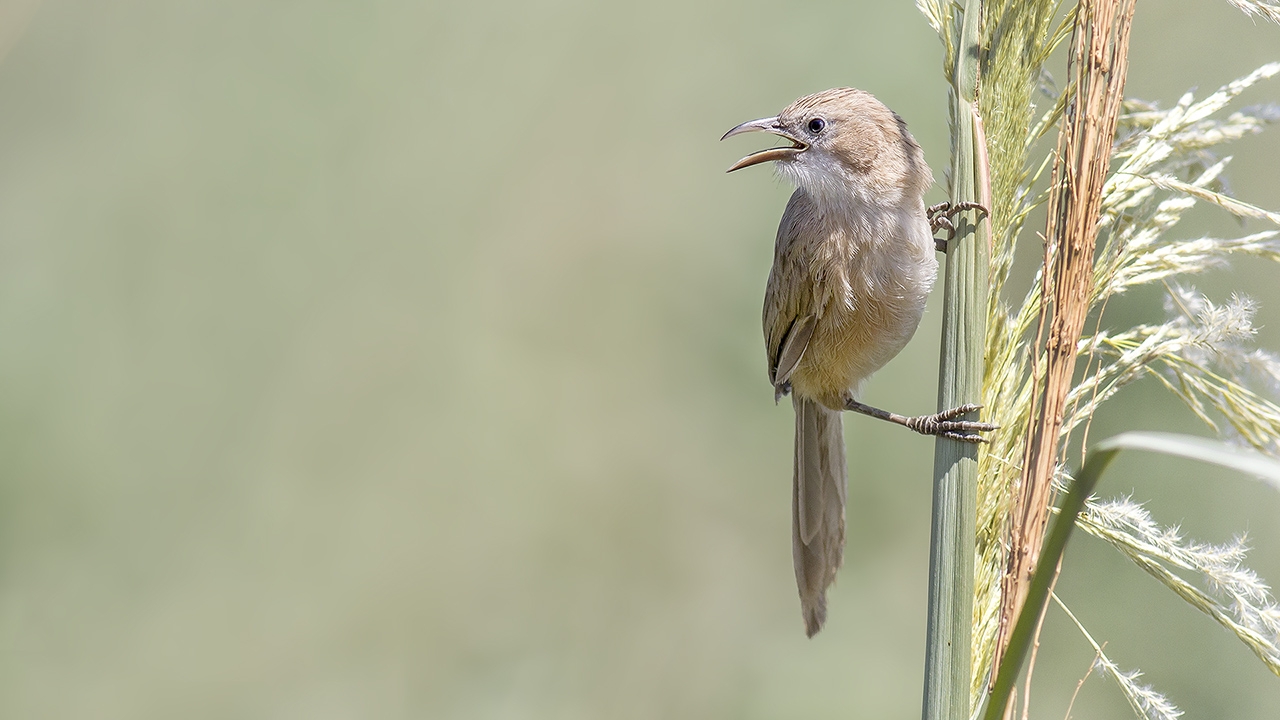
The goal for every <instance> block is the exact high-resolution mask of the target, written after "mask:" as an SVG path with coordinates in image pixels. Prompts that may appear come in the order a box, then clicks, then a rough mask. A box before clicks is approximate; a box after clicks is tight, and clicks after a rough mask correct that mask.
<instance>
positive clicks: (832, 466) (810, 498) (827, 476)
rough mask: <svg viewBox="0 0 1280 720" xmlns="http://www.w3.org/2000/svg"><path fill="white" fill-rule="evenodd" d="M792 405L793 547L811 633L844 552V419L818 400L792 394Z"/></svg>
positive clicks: (819, 620) (823, 611) (824, 611)
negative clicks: (793, 437)
mask: <svg viewBox="0 0 1280 720" xmlns="http://www.w3.org/2000/svg"><path fill="white" fill-rule="evenodd" d="M792 403H793V405H794V406H795V411H796V456H795V478H794V481H793V484H792V500H791V513H792V517H791V549H792V554H793V556H794V560H795V567H796V585H797V586H798V587H799V589H800V609H801V611H802V613H803V615H804V625H805V632H806V634H808V636H809V637H813V635H814V634H815V633H817V632H818V631H819V630H821V629H822V623H823V622H825V621H826V619H827V597H826V595H827V586H829V585H830V584H831V583H832V582H833V581H834V580H835V578H836V571H837V570H839V569H840V563H841V561H842V560H843V558H844V504H845V493H846V486H847V484H848V479H847V475H846V469H845V458H844V423H843V422H842V420H841V415H840V413H838V412H835V411H833V410H829V409H827V408H826V407H825V406H824V405H822V404H821V403H818V402H815V401H813V400H809V399H806V398H801V397H796V396H794V395H793V396H792Z"/></svg>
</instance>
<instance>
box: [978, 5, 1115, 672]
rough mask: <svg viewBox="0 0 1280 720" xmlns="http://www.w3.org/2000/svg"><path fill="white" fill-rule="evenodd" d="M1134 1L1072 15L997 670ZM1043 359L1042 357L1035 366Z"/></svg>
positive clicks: (1090, 234) (1030, 527)
mask: <svg viewBox="0 0 1280 720" xmlns="http://www.w3.org/2000/svg"><path fill="white" fill-rule="evenodd" d="M1134 2H1135V0H1081V2H1080V5H1079V9H1078V11H1077V15H1076V25H1075V42H1074V48H1073V50H1072V54H1071V63H1072V65H1073V66H1074V74H1073V85H1074V97H1073V98H1072V99H1071V101H1070V106H1069V107H1068V109H1067V115H1066V118H1065V120H1064V121H1063V124H1062V130H1061V132H1060V133H1059V135H1058V155H1057V160H1056V162H1055V165H1054V171H1053V192H1052V194H1051V196H1050V205H1049V220H1048V233H1047V235H1048V248H1047V252H1046V262H1047V263H1049V265H1050V267H1048V268H1046V269H1045V272H1044V275H1043V277H1044V286H1043V289H1042V293H1041V305H1040V321H1039V329H1038V330H1037V342H1039V337H1040V336H1041V334H1042V333H1043V332H1044V330H1045V329H1046V328H1047V330H1048V335H1047V338H1046V340H1045V341H1044V350H1043V353H1044V364H1043V367H1035V368H1034V370H1033V376H1034V377H1035V378H1036V380H1037V382H1038V383H1039V381H1043V386H1042V388H1041V389H1040V390H1039V391H1037V393H1035V394H1033V397H1035V398H1036V399H1037V400H1038V402H1037V404H1036V406H1035V407H1034V408H1033V410H1032V418H1033V422H1032V423H1031V424H1030V425H1029V426H1028V428H1027V445H1026V451H1025V455H1024V457H1023V469H1022V478H1021V482H1020V485H1019V488H1018V491H1017V494H1016V496H1015V499H1014V507H1013V512H1012V513H1011V515H1010V525H1009V555H1008V564H1007V566H1006V569H1005V574H1004V577H1003V580H1002V586H1003V587H1002V600H1001V612H1000V633H999V638H998V640H997V645H996V656H995V658H994V661H993V667H999V666H1000V664H1001V659H1002V656H1003V652H1004V647H1005V646H1006V645H1007V644H1008V642H1009V637H1010V635H1011V633H1012V632H1013V627H1012V626H1013V620H1014V618H1016V617H1018V613H1019V610H1020V609H1021V608H1022V605H1023V602H1024V601H1025V599H1026V597H1027V591H1028V588H1029V587H1030V582H1031V576H1032V573H1033V571H1034V570H1035V568H1036V564H1037V561H1038V559H1039V554H1040V546H1041V540H1042V539H1043V538H1044V532H1045V526H1046V523H1047V520H1048V507H1049V501H1050V498H1051V495H1052V476H1053V471H1054V467H1055V466H1056V464H1057V459H1058V451H1059V447H1060V445H1059V436H1060V431H1061V429H1062V420H1063V413H1064V411H1065V409H1066V399H1067V393H1068V392H1069V391H1070V390H1071V384H1072V374H1073V372H1074V371H1075V360H1076V345H1077V343H1078V342H1079V340H1080V333H1081V330H1082V328H1083V327H1084V321H1085V316H1086V315H1087V314H1088V312H1089V301H1090V296H1091V292H1092V289H1093V256H1094V249H1095V246H1096V241H1097V233H1098V230H1097V223H1098V208H1099V203H1100V200H1101V196H1102V186H1103V183H1104V182H1105V181H1106V175H1107V170H1108V166H1109V164H1110V161H1111V151H1112V144H1113V140H1114V138H1115V131H1116V119H1117V117H1118V116H1119V112H1120V106H1121V102H1122V100H1123V98H1124V81H1125V74H1126V71H1127V69H1128V51H1129V29H1130V26H1131V23H1132V19H1133V9H1134ZM1037 365H1039V363H1037Z"/></svg>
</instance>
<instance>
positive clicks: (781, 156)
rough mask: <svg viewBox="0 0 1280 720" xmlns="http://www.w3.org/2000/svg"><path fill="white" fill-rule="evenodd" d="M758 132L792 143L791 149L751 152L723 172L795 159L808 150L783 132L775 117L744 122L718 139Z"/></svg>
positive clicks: (806, 146) (807, 147) (804, 145)
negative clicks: (763, 163)
mask: <svg viewBox="0 0 1280 720" xmlns="http://www.w3.org/2000/svg"><path fill="white" fill-rule="evenodd" d="M760 130H762V131H764V132H769V133H773V134H774V135H777V136H778V137H781V138H784V139H787V140H790V141H791V143H792V144H791V147H776V148H769V149H768V150H761V151H759V152H753V153H751V154H750V155H748V156H746V157H744V158H742V159H741V160H739V161H738V162H736V163H734V164H733V166H732V167H730V168H729V169H728V170H725V172H733V171H734V170H741V169H742V168H744V167H751V166H752V165H758V164H760V163H762V162H769V161H770V160H786V159H788V158H792V157H795V156H796V155H799V154H800V153H802V152H804V151H805V150H807V149H809V146H808V145H807V144H806V143H804V142H802V141H800V140H798V139H796V138H794V137H792V136H791V134H790V133H788V132H787V131H786V130H783V129H782V124H781V123H780V122H778V118H776V117H771V118H761V119H759V120H752V121H751V122H744V123H742V124H741V125H739V126H738V127H736V128H734V129H732V130H730V131H729V132H727V133H725V134H724V137H722V138H720V139H721V140H724V139H725V138H731V137H733V136H734V135H741V134H742V133H748V132H756V131H760Z"/></svg>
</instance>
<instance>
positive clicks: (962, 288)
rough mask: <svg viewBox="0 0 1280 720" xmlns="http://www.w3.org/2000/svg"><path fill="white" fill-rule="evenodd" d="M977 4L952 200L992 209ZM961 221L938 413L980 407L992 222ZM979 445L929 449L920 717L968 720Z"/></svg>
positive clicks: (974, 4) (963, 82)
mask: <svg viewBox="0 0 1280 720" xmlns="http://www.w3.org/2000/svg"><path fill="white" fill-rule="evenodd" d="M980 9H981V2H980V1H979V0H968V2H967V3H966V6H965V10H964V15H963V16H962V17H961V18H960V19H959V21H958V22H960V23H961V27H960V33H959V35H960V42H959V45H958V47H957V49H958V52H957V53H956V67H955V73H954V74H953V76H952V77H953V80H954V92H953V93H952V95H951V100H952V107H951V112H952V133H953V136H952V139H953V143H952V166H951V202H952V203H953V204H955V203H961V202H975V201H976V202H980V203H983V204H984V206H987V207H989V206H990V197H989V196H990V192H989V190H987V182H986V178H987V168H986V139H985V137H984V135H983V132H982V121H981V118H980V117H979V115H978V103H977V95H978V53H979V21H980V19H981V11H980ZM966 218H967V216H964V217H961V216H958V217H957V222H956V235H955V237H954V238H952V240H951V242H950V244H949V247H948V251H947V263H946V274H945V291H944V292H945V300H944V306H943V317H942V362H941V370H940V375H941V377H940V382H939V388H938V408H939V410H945V409H947V408H953V407H959V406H960V405H965V404H968V403H980V402H981V398H982V368H983V348H984V345H985V343H984V338H985V337H986V309H987V291H988V286H987V271H988V254H989V244H990V223H989V222H988V221H987V219H986V218H985V217H982V218H981V219H980V220H978V223H977V225H976V226H975V225H974V224H973V223H972V222H970V221H969V220H968V219H966ZM977 459H978V446H976V445H973V444H970V443H962V442H957V441H955V440H948V439H945V438H939V439H938V441H937V445H936V447H935V451H934V485H933V521H932V530H931V546H930V554H929V616H928V630H927V638H926V643H927V644H926V648H925V675H924V709H923V717H924V720H966V719H967V718H968V717H969V697H970V694H969V689H970V674H971V667H970V665H971V648H970V645H971V642H970V641H971V635H972V627H973V555H974V535H973V534H974V516H975V513H976V506H975V499H976V497H977V495H976V483H977V477H978V462H977Z"/></svg>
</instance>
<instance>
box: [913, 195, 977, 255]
mask: <svg viewBox="0 0 1280 720" xmlns="http://www.w3.org/2000/svg"><path fill="white" fill-rule="evenodd" d="M965 210H981V211H982V213H983V214H984V215H986V214H988V212H987V208H986V207H984V206H983V205H982V204H981V203H976V202H962V203H956V204H954V205H952V204H951V203H949V202H944V203H938V204H937V205H932V206H930V207H929V208H928V209H927V210H925V212H924V214H925V217H927V218H928V219H929V232H930V233H937V232H938V231H939V230H946V231H947V236H946V237H945V238H937V237H935V238H934V239H933V246H934V247H935V248H936V249H937V250H938V252H942V253H944V252H946V251H947V244H948V243H950V242H951V239H952V238H954V237H955V236H956V226H955V224H954V223H952V222H951V217H952V216H953V215H955V214H956V213H960V212H964V211H965Z"/></svg>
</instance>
